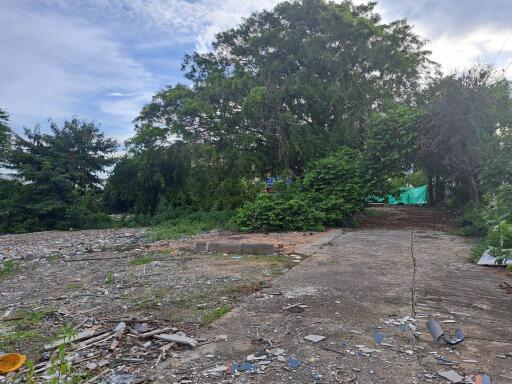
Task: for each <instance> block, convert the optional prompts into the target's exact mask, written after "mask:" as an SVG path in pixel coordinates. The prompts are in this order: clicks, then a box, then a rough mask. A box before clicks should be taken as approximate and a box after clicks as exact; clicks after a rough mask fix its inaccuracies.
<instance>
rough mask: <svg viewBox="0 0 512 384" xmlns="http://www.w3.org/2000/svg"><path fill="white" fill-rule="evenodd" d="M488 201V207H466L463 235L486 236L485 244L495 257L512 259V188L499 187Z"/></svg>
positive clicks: (462, 221)
mask: <svg viewBox="0 0 512 384" xmlns="http://www.w3.org/2000/svg"><path fill="white" fill-rule="evenodd" d="M486 200H487V201H488V204H487V206H478V205H475V204H467V205H466V206H465V207H464V214H463V217H462V219H461V220H460V224H461V225H463V228H462V233H463V234H466V235H477V236H485V241H484V243H483V244H484V246H485V248H486V249H490V250H491V253H492V254H493V255H494V256H498V257H500V258H505V257H512V251H511V249H512V186H510V185H502V186H500V187H498V188H497V190H496V191H495V192H494V193H492V194H489V195H487V196H486Z"/></svg>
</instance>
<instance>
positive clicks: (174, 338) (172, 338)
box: [154, 333, 197, 348]
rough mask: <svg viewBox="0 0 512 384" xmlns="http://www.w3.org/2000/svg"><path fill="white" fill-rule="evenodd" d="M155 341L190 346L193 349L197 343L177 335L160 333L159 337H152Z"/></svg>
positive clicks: (189, 338)
mask: <svg viewBox="0 0 512 384" xmlns="http://www.w3.org/2000/svg"><path fill="white" fill-rule="evenodd" d="M154 337H155V339H159V340H164V341H172V342H175V343H178V344H184V345H190V346H191V347H192V348H195V347H196V345H197V341H195V340H194V339H193V338H191V337H188V336H183V335H178V334H170V333H161V334H159V335H155V336H154Z"/></svg>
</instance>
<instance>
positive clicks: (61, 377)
mask: <svg viewBox="0 0 512 384" xmlns="http://www.w3.org/2000/svg"><path fill="white" fill-rule="evenodd" d="M47 373H48V374H49V375H52V376H53V377H52V378H51V379H50V384H61V383H66V384H79V383H82V382H83V380H82V377H81V376H80V374H79V373H77V372H76V371H75V369H74V367H73V366H72V364H71V362H70V361H68V360H67V359H66V347H65V345H64V344H62V345H60V346H59V350H58V351H57V353H56V354H55V355H54V356H52V358H51V359H50V368H48V371H47Z"/></svg>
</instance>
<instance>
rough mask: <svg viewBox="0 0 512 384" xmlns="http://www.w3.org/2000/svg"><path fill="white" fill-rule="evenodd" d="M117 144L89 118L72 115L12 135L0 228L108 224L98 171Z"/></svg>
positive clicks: (0, 191) (1, 185)
mask: <svg viewBox="0 0 512 384" xmlns="http://www.w3.org/2000/svg"><path fill="white" fill-rule="evenodd" d="M116 148H117V144H116V142H115V141H113V140H111V139H107V138H105V137H104V135H103V133H101V132H100V131H99V128H98V126H96V125H95V124H94V123H87V122H83V121H79V120H77V119H73V120H70V121H66V122H65V123H64V125H63V126H62V127H60V126H58V125H57V124H56V123H53V122H51V123H50V133H41V130H40V128H39V126H36V127H35V128H34V129H33V130H30V129H25V135H24V136H20V135H15V136H14V141H13V146H12V149H11V150H10V151H9V156H8V161H9V162H8V167H9V168H10V169H13V170H14V173H13V175H12V176H13V177H14V180H0V201H2V204H1V205H0V206H1V208H0V232H2V233H3V232H25V231H39V230H47V229H69V228H71V227H73V228H77V227H78V228H87V227H106V226H109V225H110V224H111V223H110V219H109V218H108V217H107V216H106V215H105V214H102V213H101V205H100V204H99V203H98V202H99V200H100V199H99V198H98V196H99V194H100V191H101V188H100V186H101V183H102V180H101V179H100V176H99V173H100V172H101V171H103V170H104V168H105V167H107V166H110V165H112V164H113V162H114V159H113V158H112V156H111V155H112V153H113V152H114V151H115V150H116Z"/></svg>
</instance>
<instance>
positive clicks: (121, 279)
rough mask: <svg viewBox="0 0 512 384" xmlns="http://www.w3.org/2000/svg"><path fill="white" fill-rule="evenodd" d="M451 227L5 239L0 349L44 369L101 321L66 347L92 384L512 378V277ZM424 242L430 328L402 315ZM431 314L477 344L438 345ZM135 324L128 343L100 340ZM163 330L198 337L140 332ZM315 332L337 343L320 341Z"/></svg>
mask: <svg viewBox="0 0 512 384" xmlns="http://www.w3.org/2000/svg"><path fill="white" fill-rule="evenodd" d="M412 227H414V233H411V232H412ZM453 233H454V231H453V227H452V226H451V225H450V223H449V221H448V220H447V219H446V217H445V216H444V215H442V214H441V213H439V212H437V211H431V210H427V209H420V208H393V209H389V208H381V209H378V210H376V211H373V212H372V214H371V215H369V216H368V217H367V218H366V220H365V221H364V223H363V224H362V226H361V227H360V228H358V229H347V230H333V231H329V232H326V233H288V234H254V235H238V234H228V233H226V234H221V233H211V234H207V235H202V236H195V237H189V238H184V239H181V240H176V241H160V242H156V243H148V242H147V241H146V240H145V237H144V233H143V230H118V231H80V232H47V233H40V234H31V235H20V236H4V237H2V238H0V247H1V249H0V253H2V254H3V255H4V256H5V257H6V259H7V260H9V264H10V269H9V271H7V272H5V273H3V275H2V277H1V279H2V280H1V283H0V284H1V294H2V302H1V304H2V305H1V316H2V320H1V323H0V329H1V332H2V336H1V341H0V343H1V344H0V349H1V350H3V351H13V350H16V351H18V352H22V353H27V354H28V355H29V357H30V358H31V359H32V360H33V361H35V362H36V363H39V365H36V368H35V371H36V372H38V371H40V373H36V374H35V375H37V374H40V375H44V374H45V371H46V370H47V368H48V365H49V364H50V363H48V362H47V359H48V354H47V353H44V344H45V343H48V342H50V341H51V340H54V339H56V338H58V337H61V336H63V335H66V334H69V333H70V330H75V333H76V332H82V331H84V330H91V329H92V330H95V331H96V332H97V334H99V336H95V337H98V338H99V339H98V341H96V342H93V343H89V344H87V342H86V343H85V344H83V343H82V344H81V343H80V342H77V343H74V345H70V346H67V347H66V354H67V355H68V356H69V358H70V359H72V360H73V361H72V364H73V367H74V368H73V369H74V370H75V373H74V374H76V375H78V374H83V375H84V377H86V379H87V380H89V382H105V383H107V382H112V381H108V380H112V378H113V377H115V375H120V373H119V372H122V373H123V374H126V375H129V376H128V378H129V380H132V381H127V382H144V381H145V382H158V383H174V382H175V383H219V382H236V383H246V382H251V383H253V382H254V383H256V382H257V383H344V382H358V383H389V384H394V383H399V382H400V383H401V382H403V383H442V382H445V381H443V379H442V378H441V377H440V376H439V375H438V373H439V372H440V371H443V370H444V371H446V370H450V369H454V370H456V371H457V372H459V373H460V374H461V375H463V376H465V377H466V380H470V379H471V380H472V379H473V378H474V375H475V374H477V373H479V372H484V373H489V374H490V375H491V377H492V379H493V382H496V383H510V382H512V373H511V371H510V368H509V367H510V363H511V361H512V339H511V336H510V331H509V330H510V329H512V318H511V316H510V313H512V295H511V294H509V293H507V291H506V290H503V289H501V288H500V285H502V286H503V283H504V282H508V283H510V282H511V280H512V279H511V277H510V276H509V275H507V273H506V272H505V271H504V270H502V269H493V268H483V267H478V266H475V265H472V264H470V263H469V262H468V261H467V259H468V254H469V247H468V245H467V243H466V242H465V240H464V239H462V238H460V237H458V236H456V235H454V234H453ZM411 238H412V245H413V251H414V254H415V257H416V260H417V283H416V296H417V312H418V316H417V319H416V322H412V321H408V322H407V321H404V320H400V319H403V318H404V317H405V316H407V315H410V314H411V281H412V271H413V269H412V258H411ZM219 239H221V240H223V241H227V242H240V241H244V242H270V243H274V244H275V245H276V247H278V248H279V249H281V250H282V254H281V255H276V256H246V255H232V254H230V255H227V254H208V255H206V254H195V253H194V252H193V251H190V249H191V248H192V246H193V244H194V243H195V242H196V241H204V240H219ZM5 263H6V261H4V264H5ZM292 267H293V269H292ZM294 305H295V307H292V308H289V307H290V306H294ZM429 318H434V319H437V320H440V321H444V323H442V324H443V326H444V327H445V328H446V330H447V331H448V332H449V333H450V334H452V333H454V331H455V328H456V327H460V328H461V329H462V330H463V332H464V333H465V335H466V340H465V341H464V342H463V343H462V344H460V345H458V346H456V347H452V348H449V347H447V346H446V345H443V344H436V343H434V342H433V340H432V338H431V337H430V335H429V334H428V332H427V330H426V327H425V323H426V321H427V320H428V319H429ZM121 322H123V323H124V324H125V325H126V329H125V330H123V331H122V335H121V336H120V335H114V333H112V334H111V336H109V337H108V338H103V339H102V337H104V336H101V335H102V332H105V333H103V335H105V336H108V335H110V333H109V332H112V330H113V329H114V328H115V327H117V326H118V325H119V324H120V323H121ZM413 325H414V326H416V329H417V331H418V333H419V335H418V338H415V337H414V336H413V333H412V330H411V329H412V327H411V326H413ZM162 328H172V332H176V331H181V332H183V333H184V334H186V335H187V336H192V337H193V338H194V339H195V340H196V342H197V343H198V344H197V345H196V346H195V347H194V348H191V347H190V346H185V345H182V344H179V343H178V344H176V343H168V342H166V341H165V340H155V339H145V338H143V337H142V336H141V335H144V333H147V332H151V331H154V330H157V331H158V330H159V329H162ZM309 334H315V335H320V336H324V337H326V339H325V340H323V341H320V342H318V343H311V342H309V341H305V340H304V337H305V336H307V335H309ZM376 335H380V336H377V337H383V340H382V343H381V344H377V343H376V341H375V337H376ZM51 350H52V349H50V350H49V351H51ZM269 351H270V352H269ZM290 358H291V360H290ZM295 359H296V360H295ZM246 360H249V364H247V363H246V365H242V364H243V363H244V362H246ZM297 362H298V364H299V365H298V366H297ZM237 367H238V368H237ZM242 367H243V368H242ZM113 369H116V370H117V372H118V373H115V372H114V370H113ZM253 369H256V371H257V372H255V373H254V372H250V371H251V370H253ZM247 370H248V371H249V372H247ZM228 371H229V372H230V373H228ZM234 372H236V375H233V374H232V373H234ZM130 375H132V376H130ZM38 380H40V381H44V380H43V379H41V378H40V377H39V378H38ZM351 380H352V381H351ZM36 381H37V380H36ZM468 382H469V381H468Z"/></svg>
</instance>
